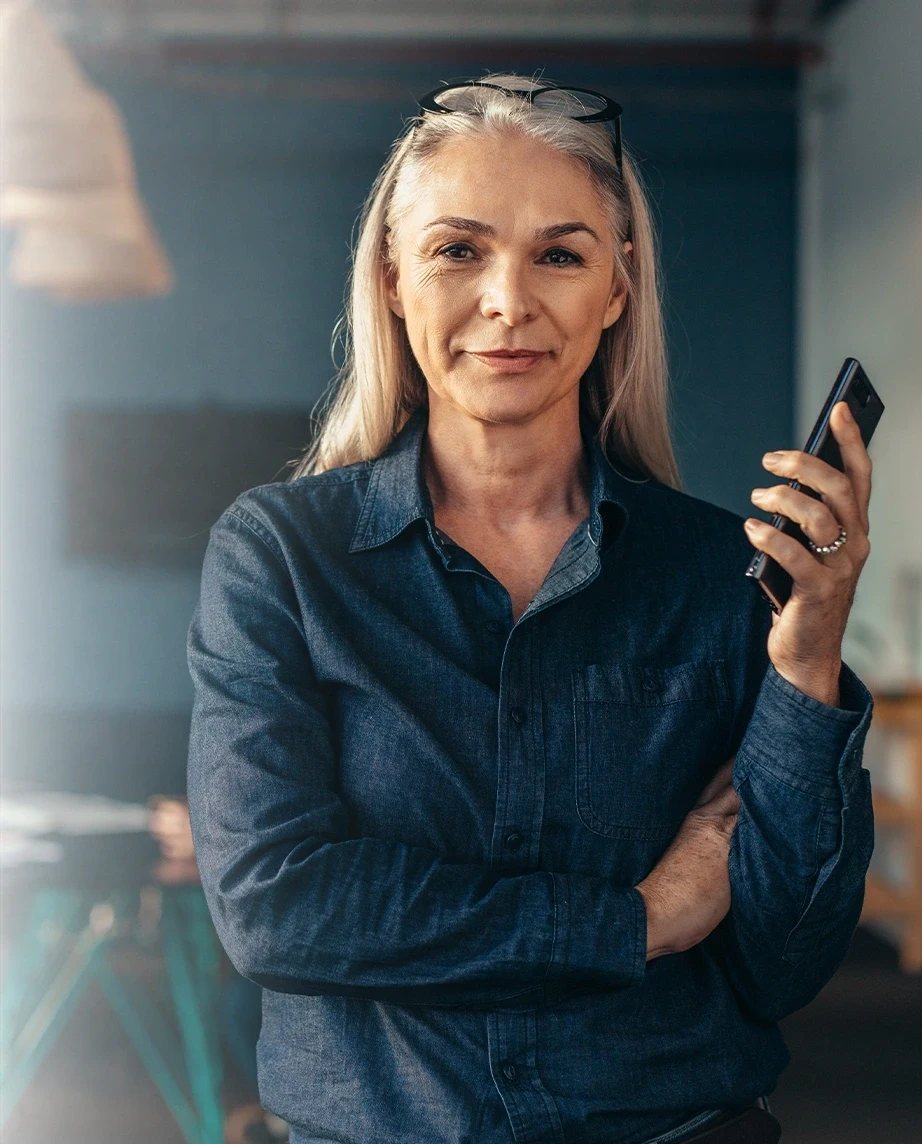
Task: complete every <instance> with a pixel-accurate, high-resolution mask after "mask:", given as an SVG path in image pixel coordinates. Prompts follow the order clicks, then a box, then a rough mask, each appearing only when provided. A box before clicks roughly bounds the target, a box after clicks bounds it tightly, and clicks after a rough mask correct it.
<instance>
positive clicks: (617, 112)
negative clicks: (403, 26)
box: [416, 79, 624, 179]
mask: <svg viewBox="0 0 922 1144" xmlns="http://www.w3.org/2000/svg"><path fill="white" fill-rule="evenodd" d="M460 87H489V88H492V89H493V90H494V91H501V92H503V94H504V95H514V96H518V97H519V98H520V99H524V100H526V102H528V103H532V104H533V103H534V102H535V97H536V96H538V95H542V94H544V92H546V91H571V92H573V93H574V94H575V95H591V96H594V97H595V98H596V99H601V100H604V102H605V106H604V107H603V108H602V110H601V111H593V112H590V113H589V114H588V115H567V118H568V119H575V120H576V121H577V122H578V123H606V124H608V123H611V124H613V125H614V126H613V135H612V145H613V150H614V152H615V165H616V166H617V168H618V177H619V178H620V179H623V178H624V164H623V160H622V151H621V115H622V113H623V111H624V109H623V108H622V106H621V104H620V103H615V101H614V100H613V99H609V97H608V96H607V95H605V94H604V92H601V91H593V90H592V89H591V88H588V87H567V86H558V85H557V84H555V83H551V84H546V85H545V86H544V87H534V88H530V89H525V88H514V87H503V86H502V84H498V83H491V82H490V81H489V80H478V79H461V80H451V81H449V82H448V83H443V84H440V85H439V86H438V87H435V88H433V89H432V91H427V92H426V94H425V95H421V96H419V97H418V98H417V100H416V102H417V103H418V104H419V106H420V107H421V108H422V109H423V111H430V112H434V113H435V114H436V115H448V114H451V113H452V112H453V111H456V110H457V108H454V107H444V106H443V105H442V104H441V103H438V102H437V100H436V96H438V95H444V93H445V92H446V91H452V90H453V89H455V88H460ZM563 114H567V113H566V112H564V113H563Z"/></svg>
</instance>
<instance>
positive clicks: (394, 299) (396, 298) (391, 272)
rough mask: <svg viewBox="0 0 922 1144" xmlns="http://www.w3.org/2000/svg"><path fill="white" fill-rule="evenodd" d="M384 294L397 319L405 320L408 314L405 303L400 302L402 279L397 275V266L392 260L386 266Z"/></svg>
mask: <svg viewBox="0 0 922 1144" xmlns="http://www.w3.org/2000/svg"><path fill="white" fill-rule="evenodd" d="M384 294H385V297H386V298H387V304H388V306H390V308H391V309H392V310H393V311H394V313H395V314H396V315H397V317H398V318H404V319H405V318H406V313H405V312H404V309H403V302H402V301H401V300H400V279H399V277H398V274H397V266H396V265H395V263H394V262H392V261H391V260H390V259H388V260H387V262H385V264H384Z"/></svg>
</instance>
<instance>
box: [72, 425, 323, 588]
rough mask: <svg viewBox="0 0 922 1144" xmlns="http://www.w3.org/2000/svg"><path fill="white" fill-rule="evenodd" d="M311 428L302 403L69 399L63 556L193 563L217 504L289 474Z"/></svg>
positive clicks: (201, 552)
mask: <svg viewBox="0 0 922 1144" xmlns="http://www.w3.org/2000/svg"><path fill="white" fill-rule="evenodd" d="M311 428H312V420H311V415H310V413H308V412H305V411H304V410H301V409H296V410H293V409H271V410H266V409H258V410H254V409H226V408H216V407H208V406H205V407H198V408H193V409H175V408H173V409H156V408H155V409H151V408H146V409H141V408H137V407H135V408H130V409H126V408H122V409H100V408H96V407H71V408H69V409H67V410H66V412H65V424H64V457H65V487H66V500H65V506H66V526H65V556H66V558H67V559H69V560H75V561H88V562H92V563H103V564H117V565H128V566H148V567H164V568H188V569H192V568H196V567H198V566H199V565H200V564H201V560H202V556H203V555H204V552H205V546H206V544H207V543H208V531H209V529H210V527H211V525H212V524H214V522H215V521H216V520H217V519H218V517H219V516H220V515H221V513H222V512H223V511H224V509H225V508H227V506H228V505H229V504H231V502H232V501H233V500H234V499H235V498H236V497H237V496H238V495H239V494H240V493H241V492H243V491H244V490H245V489H249V488H253V487H254V486H256V485H261V484H267V483H269V482H271V481H277V480H285V479H287V477H288V475H289V474H290V472H291V469H290V467H289V466H288V462H290V461H292V460H294V459H296V458H297V457H298V456H299V455H300V453H301V452H302V451H303V449H304V447H305V445H306V444H307V443H308V442H309V440H310V436H311Z"/></svg>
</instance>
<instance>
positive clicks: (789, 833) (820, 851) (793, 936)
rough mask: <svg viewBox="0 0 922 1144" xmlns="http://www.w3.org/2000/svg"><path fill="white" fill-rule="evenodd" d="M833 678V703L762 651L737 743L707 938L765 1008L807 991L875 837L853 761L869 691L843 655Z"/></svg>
mask: <svg viewBox="0 0 922 1144" xmlns="http://www.w3.org/2000/svg"><path fill="white" fill-rule="evenodd" d="M765 659H766V660H767V653H766V655H765ZM839 687H840V703H841V706H840V707H831V706H829V705H827V704H825V703H821V702H819V701H818V700H816V699H814V698H813V697H812V696H809V695H806V694H804V693H803V692H802V691H800V690H799V689H798V688H796V687H794V686H793V685H792V684H791V683H789V682H788V681H787V680H786V679H785V678H784V677H783V676H781V675H780V674H779V673H778V672H777V671H776V670H775V667H774V665H773V664H772V663H771V662H770V661H768V663H767V666H766V667H765V670H764V676H763V678H762V682H761V686H760V688H759V690H758V694H757V697H756V700H755V705H754V708H753V710H752V716H751V718H750V720H749V723H748V725H747V726H746V729H745V733H744V734H743V737H742V741H741V743H740V745H739V748H738V750H737V753H736V762H735V764H734V779H733V781H734V786H735V787H736V790H737V792H738V794H739V797H740V804H741V807H740V813H739V819H738V821H737V827H736V831H735V833H734V836H733V840H732V844H731V849H730V888H731V899H732V906H731V909H730V913H729V915H728V916H727V918H726V919H725V920H724V922H723V923H722V925H721V926H720V927H718V929H717V931H715V933H714V934H713V935H712V938H711V939H709V942H710V945H711V947H712V948H713V949H715V950H716V951H717V953H718V956H719V957H720V958H721V960H722V962H723V964H724V966H725V968H726V971H727V973H728V975H729V977H730V979H731V982H732V984H733V986H734V988H735V989H736V991H737V993H738V994H739V996H740V998H741V1000H742V1002H743V1003H744V1005H745V1006H746V1007H747V1008H748V1009H749V1010H750V1011H751V1012H752V1013H753V1014H754V1015H755V1016H757V1017H759V1018H760V1019H764V1020H779V1019H780V1018H782V1017H784V1016H786V1015H787V1014H788V1013H791V1012H793V1011H794V1010H796V1009H799V1008H801V1007H802V1006H803V1005H806V1004H807V1003H808V1002H809V1001H810V1000H812V998H813V997H814V996H815V995H816V994H817V993H818V992H819V990H820V989H821V988H822V987H823V985H824V984H825V983H826V982H827V981H828V980H829V978H830V977H831V976H832V975H833V973H834V972H835V970H836V969H837V968H838V966H839V964H840V963H841V961H842V959H843V958H844V956H845V953H846V951H847V949H848V945H849V942H850V940H851V937H852V934H853V933H854V930H855V927H856V926H857V924H858V919H859V916H860V914H861V907H862V902H863V897H864V879H865V874H866V873H867V869H868V865H869V863H870V858H871V851H872V848H873V841H874V827H873V815H872V810H871V792H870V783H869V776H868V772H867V771H866V770H865V769H864V768H863V767H862V765H861V764H862V752H863V748H864V742H865V737H866V735H867V731H868V727H869V725H870V721H871V713H872V709H873V701H872V699H871V695H870V694H869V692H868V690H867V688H866V687H865V686H864V684H862V682H861V680H859V679H858V677H857V676H856V675H855V674H854V672H853V671H852V670H851V669H850V668H849V667H848V666H847V665H846V664H843V665H842V669H841V673H840V679H839Z"/></svg>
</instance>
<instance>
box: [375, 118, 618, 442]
mask: <svg viewBox="0 0 922 1144" xmlns="http://www.w3.org/2000/svg"><path fill="white" fill-rule="evenodd" d="M625 249H630V245H629V244H626V245H625ZM394 254H395V259H394V261H395V264H396V265H395V269H394V271H393V272H392V273H391V275H390V276H389V278H388V299H389V303H390V306H391V308H392V309H393V311H394V312H395V313H396V314H398V315H399V316H400V317H401V318H403V319H404V321H405V322H406V329H407V335H408V337H409V341H410V345H411V347H412V349H413V352H414V354H415V355H416V360H417V361H418V362H419V365H420V367H421V369H422V371H423V373H424V375H425V377H426V379H427V381H428V383H429V387H430V391H431V392H430V397H432V395H433V394H435V395H436V397H435V400H438V399H442V400H443V401H445V402H448V403H449V404H450V405H452V406H454V407H455V408H456V409H457V410H459V411H461V412H463V413H466V414H468V415H470V416H472V417H475V418H477V419H479V420H482V421H487V422H501V423H512V422H525V421H530V420H531V419H532V418H534V417H535V416H538V415H540V414H541V413H543V412H545V411H546V410H548V409H550V408H551V407H552V406H555V405H557V403H558V402H561V401H569V402H571V403H572V405H573V410H574V411H575V410H577V409H578V406H579V382H580V378H581V377H582V375H583V373H584V372H585V371H586V368H587V367H588V365H589V363H590V362H591V361H592V358H593V355H594V354H595V351H596V347H597V346H598V344H599V338H600V336H601V334H602V331H603V330H604V329H606V328H607V327H608V326H610V325H612V324H613V323H614V322H615V321H617V319H618V317H619V316H620V314H621V312H622V310H623V309H624V303H625V297H626V295H625V293H624V290H623V288H622V287H621V286H620V284H619V283H617V282H616V281H615V257H614V251H613V249H612V238H611V228H610V223H609V220H608V218H607V216H606V213H605V211H604V210H603V208H602V206H601V204H600V202H599V200H598V197H597V194H596V192H595V189H594V187H593V185H592V183H591V181H590V179H589V176H588V174H587V173H586V172H585V170H584V169H583V168H582V166H581V165H580V164H579V163H577V162H576V161H575V160H573V159H570V158H568V157H566V156H564V155H561V154H560V153H559V152H557V151H555V150H553V149H552V148H550V147H548V146H547V145H546V144H543V143H540V142H537V141H535V140H531V139H527V138H523V137H520V136H509V137H507V138H503V139H501V140H497V139H490V138H485V137H483V138H468V139H454V140H451V141H449V142H447V143H445V144H444V145H443V146H442V147H441V148H440V150H439V151H438V153H437V154H436V156H435V157H434V159H433V160H432V162H431V173H430V174H429V175H428V176H426V177H423V178H422V179H420V180H419V185H418V186H417V187H416V188H415V197H414V199H413V202H412V206H411V208H410V210H409V212H408V213H407V214H406V215H405V216H404V218H403V221H402V223H401V225H400V227H399V228H398V233H397V235H396V249H395V252H394ZM497 351H502V352H503V353H504V354H505V355H508V354H509V353H510V351H517V352H519V351H520V353H519V356H511V357H510V356H503V354H500V355H499V356H489V355H497Z"/></svg>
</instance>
